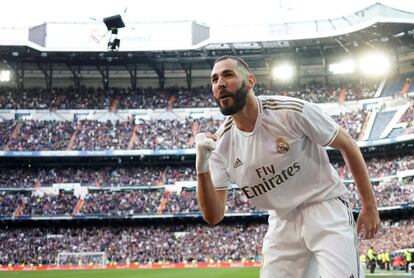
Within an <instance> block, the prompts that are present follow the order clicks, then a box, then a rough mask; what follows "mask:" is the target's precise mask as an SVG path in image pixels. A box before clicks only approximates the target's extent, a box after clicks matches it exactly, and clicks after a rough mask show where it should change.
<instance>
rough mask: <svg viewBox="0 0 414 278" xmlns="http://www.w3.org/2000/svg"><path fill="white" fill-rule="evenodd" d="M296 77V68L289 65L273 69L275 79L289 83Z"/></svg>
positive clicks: (281, 65)
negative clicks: (288, 81)
mask: <svg viewBox="0 0 414 278" xmlns="http://www.w3.org/2000/svg"><path fill="white" fill-rule="evenodd" d="M293 75H294V68H293V66H291V65H289V64H280V65H277V66H276V67H274V68H273V70H272V76H273V78H274V79H278V80H282V81H287V80H290V79H292V77H293Z"/></svg>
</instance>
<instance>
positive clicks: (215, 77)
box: [211, 59, 249, 116]
mask: <svg viewBox="0 0 414 278" xmlns="http://www.w3.org/2000/svg"><path fill="white" fill-rule="evenodd" d="M211 85H212V90H213V97H214V100H215V101H216V102H217V104H218V106H219V107H220V111H221V113H223V115H226V116H227V115H233V114H235V113H237V112H239V111H240V110H241V109H243V107H244V106H245V105H246V96H247V93H248V91H249V90H248V89H247V86H246V81H244V80H243V75H242V72H240V70H238V67H237V62H236V61H233V60H231V59H227V60H224V61H220V62H218V63H217V64H215V65H214V68H213V71H212V73H211Z"/></svg>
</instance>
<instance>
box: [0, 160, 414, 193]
mask: <svg viewBox="0 0 414 278" xmlns="http://www.w3.org/2000/svg"><path fill="white" fill-rule="evenodd" d="M366 164H367V167H368V171H369V174H370V177H371V179H378V178H384V177H390V178H392V177H395V176H396V175H397V173H399V172H403V171H406V170H412V169H414V156H413V155H405V156H402V155H401V156H395V155H394V156H388V157H385V158H371V159H370V160H367V161H366ZM333 166H334V168H336V169H337V170H338V173H339V175H340V176H341V178H342V179H344V180H345V181H348V180H352V175H351V173H350V172H349V170H348V168H347V167H346V165H345V164H344V163H338V162H336V163H334V164H333ZM195 180H196V172H195V168H194V165H193V164H187V165H185V164H183V165H177V166H173V165H169V166H136V165H135V166H101V167H85V166H83V167H82V166H78V167H75V166H68V167H54V168H48V167H43V168H39V167H24V166H23V167H20V168H15V167H14V168H10V167H2V168H0V188H32V187H35V186H51V185H52V184H55V183H80V184H81V185H82V186H89V187H98V188H99V187H138V186H148V187H151V186H159V185H163V184H174V183H176V182H177V181H195Z"/></svg>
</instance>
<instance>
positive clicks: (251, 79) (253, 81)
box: [247, 73, 256, 90]
mask: <svg viewBox="0 0 414 278" xmlns="http://www.w3.org/2000/svg"><path fill="white" fill-rule="evenodd" d="M254 85H256V77H255V76H254V75H253V74H251V73H249V74H248V75H247V88H248V89H249V90H251V89H253V88H254Z"/></svg>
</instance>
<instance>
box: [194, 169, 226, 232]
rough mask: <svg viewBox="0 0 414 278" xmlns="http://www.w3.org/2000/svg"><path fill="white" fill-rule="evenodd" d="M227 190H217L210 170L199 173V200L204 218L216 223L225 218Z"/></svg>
mask: <svg viewBox="0 0 414 278" xmlns="http://www.w3.org/2000/svg"><path fill="white" fill-rule="evenodd" d="M226 200H227V190H216V189H215V188H214V186H213V182H212V181H211V176H210V172H207V173H202V174H197V202H198V207H199V208H200V210H201V213H202V214H203V218H204V220H205V221H206V222H207V223H208V224H210V225H215V224H217V223H219V222H220V221H221V220H223V218H224V212H225V210H226Z"/></svg>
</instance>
